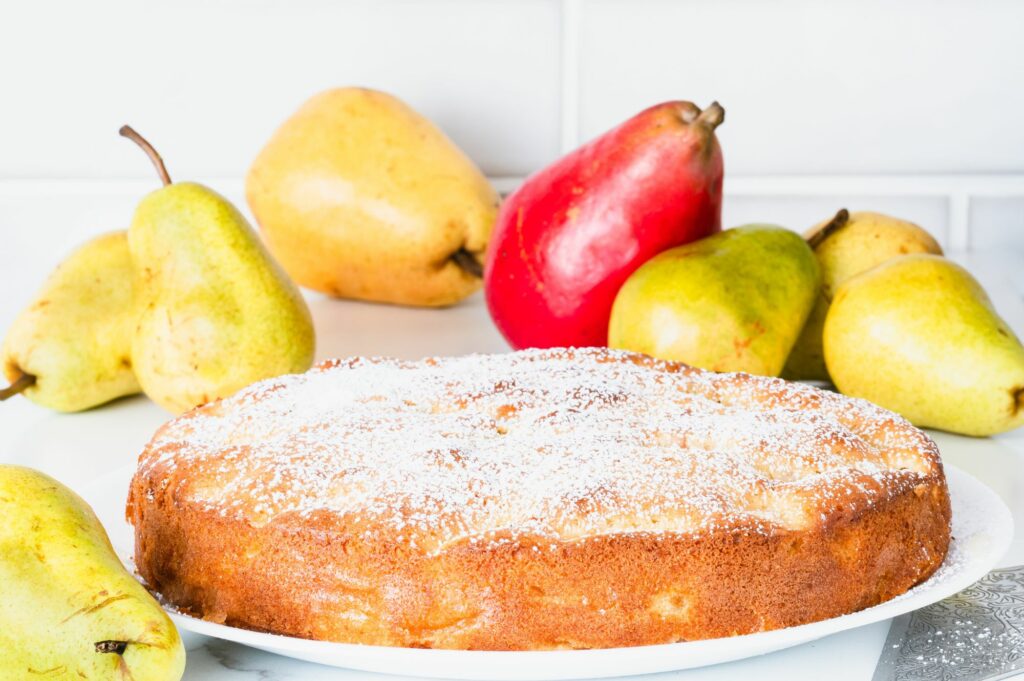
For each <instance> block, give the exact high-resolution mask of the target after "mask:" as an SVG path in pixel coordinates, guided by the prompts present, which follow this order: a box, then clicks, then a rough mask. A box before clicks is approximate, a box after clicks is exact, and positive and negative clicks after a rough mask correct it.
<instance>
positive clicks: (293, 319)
mask: <svg viewBox="0 0 1024 681" xmlns="http://www.w3.org/2000/svg"><path fill="white" fill-rule="evenodd" d="M121 134H122V135H124V136H126V137H129V138H130V139H132V140H133V141H135V142H136V143H138V144H139V145H140V146H142V148H143V149H144V150H145V151H146V152H147V154H149V155H150V158H151V160H152V161H153V163H154V165H155V166H156V167H157V170H158V172H159V174H160V177H161V179H162V180H163V182H164V187H162V188H161V189H158V190H156V191H154V192H152V193H150V194H149V195H147V196H146V197H145V198H143V199H142V201H141V202H140V203H139V205H138V207H137V208H136V210H135V215H134V217H133V218H132V223H131V227H130V228H129V230H128V245H129V248H130V249H131V255H132V261H133V263H134V265H135V271H136V280H135V286H136V327H135V331H134V334H133V336H132V364H133V366H134V367H135V374H136V376H138V379H139V383H140V384H141V385H142V389H143V390H144V391H145V392H146V394H147V395H149V396H150V397H151V398H152V399H153V400H154V401H155V402H157V403H158V404H160V405H161V406H163V407H164V408H166V409H168V410H170V411H172V412H182V411H185V410H187V409H191V408H192V407H195V406H197V405H200V404H204V403H206V402H209V401H211V400H214V399H217V398H220V397H224V396H226V395H230V394H232V393H234V392H236V391H237V390H239V389H240V388H243V387H245V386H246V385H249V384H250V383H253V382H255V381H258V380H261V379H264V378H270V377H273V376H279V375H281V374H286V373H296V372H302V371H305V370H306V369H308V368H309V367H310V365H311V364H312V362H313V350H314V337H313V323H312V320H311V318H310V314H309V308H308V307H307V306H306V303H305V301H304V300H303V299H302V296H301V295H300V294H299V292H298V289H297V288H296V287H295V285H294V284H293V283H292V282H291V280H290V279H289V278H288V275H287V274H285V273H284V272H283V271H282V270H281V268H280V267H279V266H278V265H277V263H276V262H275V261H274V260H273V258H271V257H270V254H269V253H268V252H267V250H266V248H264V246H263V243H262V242H261V241H260V239H259V237H258V236H257V235H256V233H255V231H253V229H252V227H250V226H249V223H248V222H247V221H246V220H245V218H244V217H243V216H242V214H241V213H239V212H238V210H237V209H236V208H235V207H234V206H233V205H231V203H230V202H228V201H227V200H226V199H224V198H223V197H222V196H220V195H219V194H217V193H216V192H214V191H213V190H211V189H208V188H207V187H204V186H202V185H199V184H193V183H189V182H182V183H172V182H171V180H170V177H169V176H168V174H167V170H166V168H165V167H164V165H163V161H162V160H161V159H160V156H159V154H157V153H156V151H155V150H154V149H153V148H152V146H150V145H149V143H148V142H146V141H145V140H144V139H142V138H141V137H139V135H138V133H136V132H135V131H134V130H132V129H131V128H128V127H127V126H125V127H124V128H122V130H121Z"/></svg>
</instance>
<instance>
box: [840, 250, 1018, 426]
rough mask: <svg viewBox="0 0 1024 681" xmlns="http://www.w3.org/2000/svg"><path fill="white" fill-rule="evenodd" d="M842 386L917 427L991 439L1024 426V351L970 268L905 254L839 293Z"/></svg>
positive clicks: (937, 259)
mask: <svg viewBox="0 0 1024 681" xmlns="http://www.w3.org/2000/svg"><path fill="white" fill-rule="evenodd" d="M824 343H825V361H826V363H827V365H828V371H829V373H830V374H831V376H832V380H833V381H834V382H835V384H836V387H837V388H839V390H840V391H841V392H843V393H845V394H847V395H853V396H854V397H863V398H865V399H868V400H871V401H872V402H874V403H876V404H878V405H881V406H883V407H885V408H887V409H891V410H893V411H895V412H898V413H900V414H902V415H903V416H905V417H906V418H907V419H909V420H910V421H911V422H912V423H914V425H917V426H922V427H926V428H938V429H940V430H948V431H951V432H954V433H961V434H964V435H976V436H983V435H992V434H995V433H1001V432H1003V431H1007V430H1010V429H1013V428H1017V427H1019V426H1021V425H1024V347H1022V346H1021V344H1020V341H1019V340H1018V339H1017V338H1016V336H1014V334H1013V331H1011V330H1010V328H1009V327H1008V326H1007V325H1006V322H1004V321H1003V320H1002V319H1001V318H1000V317H999V315H998V314H997V313H996V311H995V309H994V308H993V307H992V303H991V301H990V300H989V298H988V296H987V295H986V294H985V291H984V290H983V289H982V288H981V286H980V285H979V284H978V282H977V281H975V280H974V278H973V277H971V275H970V274H968V272H967V271H966V270H964V269H963V268H962V267H960V266H959V265H957V264H955V263H952V262H950V261H948V260H946V259H944V258H941V257H939V256H936V255H927V254H916V255H904V256H900V257H897V258H893V259H891V260H888V261H887V262H885V263H882V264H881V265H879V266H878V267H875V268H873V269H870V270H868V271H867V272H864V273H862V274H859V275H857V276H856V277H853V278H851V279H849V280H847V281H846V282H845V283H844V284H842V285H841V286H840V287H839V289H838V290H837V291H836V295H835V298H834V299H833V301H832V306H831V308H830V309H829V311H828V316H827V317H826V319H825V329H824Z"/></svg>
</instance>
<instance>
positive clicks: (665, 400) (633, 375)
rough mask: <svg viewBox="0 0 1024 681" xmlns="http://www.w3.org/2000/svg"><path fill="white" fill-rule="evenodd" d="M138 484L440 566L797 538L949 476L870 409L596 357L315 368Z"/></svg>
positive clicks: (154, 466)
mask: <svg viewBox="0 0 1024 681" xmlns="http://www.w3.org/2000/svg"><path fill="white" fill-rule="evenodd" d="M137 475H139V476H144V478H146V479H147V480H148V481H149V482H148V485H149V492H148V493H149V494H156V493H166V488H167V485H174V490H173V493H174V497H175V498H176V499H180V500H187V501H188V502H189V503H194V504H199V505H201V506H205V507H209V508H211V509H214V510H216V511H217V512H219V513H223V514H225V515H229V516H233V517H236V518H239V519H244V520H245V521H247V522H250V523H252V524H255V525H261V524H265V523H270V522H280V523H288V522H292V521H295V520H296V519H303V518H308V517H309V516H310V515H312V514H322V513H329V514H332V515H334V516H337V517H341V518H343V519H344V521H345V523H346V525H347V526H350V527H352V528H359V530H360V532H363V533H365V534H366V535H367V536H371V535H372V534H373V533H375V532H377V533H386V535H387V536H388V537H390V538H392V539H394V540H398V541H403V542H410V543H412V544H415V545H420V546H422V547H423V548H425V549H427V550H436V549H440V548H443V547H444V546H447V545H448V544H449V543H451V542H455V541H460V540H463V539H467V540H469V541H479V540H481V539H484V538H490V540H497V539H496V538H500V537H507V536H512V535H521V534H523V533H527V534H531V535H538V536H541V537H544V536H546V537H551V538H555V539H561V540H574V539H586V538H588V537H591V536H595V535H601V534H608V533H617V532H691V533H700V532H704V531H712V530H714V529H716V528H723V527H730V528H735V527H742V528H745V529H747V530H752V531H763V532H772V531H776V530H778V529H779V528H781V529H802V528H806V527H808V526H809V525H811V524H813V523H821V522H827V521H828V519H829V517H830V515H831V514H833V513H834V512H835V511H837V510H839V509H844V510H845V512H855V511H856V509H857V508H858V507H864V506H865V505H870V504H871V503H873V502H874V500H876V499H880V498H883V497H886V496H887V495H891V494H893V493H895V492H897V491H899V490H903V489H906V486H908V485H917V484H920V482H922V481H923V480H924V479H925V478H927V477H930V476H935V475H941V466H940V463H939V458H938V450H937V448H936V447H935V444H934V443H933V442H932V441H931V440H930V439H929V438H928V437H927V436H926V435H925V434H924V433H922V432H921V431H920V430H918V429H916V428H914V427H913V426H911V425H910V424H909V423H908V422H906V421H905V420H903V419H902V418H900V417H899V416H897V415H895V414H893V413H891V412H888V411H886V410H883V409H881V408H878V407H875V406H874V405H871V404H869V403H867V402H865V401H862V400H856V399H851V398H847V397H844V396H841V395H837V394H834V393H829V392H825V391H822V390H817V389H815V388H812V387H809V386H806V385H801V384H794V383H788V382H785V381H782V380H779V379H772V378H762V377H756V376H750V375H747V374H714V373H711V372H706V371H702V370H700V369H695V368H692V367H687V366H685V365H682V364H677V363H671V362H662V361H658V360H653V359H650V358H648V357H645V356H643V355H637V354H633V353H628V352H620V351H613V350H606V349H597V348H588V349H556V350H527V351H520V352H514V353H508V354H499V355H471V356H465V357H451V358H431V359H425V360H420V361H401V360H393V359H379V358H372V359H366V358H354V359H348V360H332V361H328V362H324V363H322V364H320V365H318V366H317V367H315V368H313V369H312V370H310V371H309V372H307V373H305V374H298V375H290V376H284V377H280V378H275V379H270V380H266V381H262V382H259V383H256V384H254V385H252V386H250V387H248V388H246V389H244V390H242V391H241V392H239V393H237V394H236V395H234V396H232V397H230V398H227V399H224V400H220V401H218V402H214V403H211V404H208V405H206V406H204V407H201V408H199V409H196V410H194V411H192V412H189V413H188V414H185V415H184V416H182V417H179V418H177V419H174V420H172V421H170V422H169V423H168V424H166V425H165V426H163V427H162V428H161V429H160V430H159V431H158V432H157V434H156V436H155V437H154V438H153V440H152V441H151V442H150V443H149V445H148V446H147V447H146V449H145V451H144V452H143V454H142V456H141V457H140V460H139V471H138V474H137Z"/></svg>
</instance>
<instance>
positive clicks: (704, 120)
mask: <svg viewBox="0 0 1024 681" xmlns="http://www.w3.org/2000/svg"><path fill="white" fill-rule="evenodd" d="M724 121H725V109H723V108H722V105H721V104H719V103H718V102H711V106H709V107H708V108H706V109H704V110H703V111H701V112H700V115H699V116H697V123H699V124H701V125H706V126H707V127H708V128H710V129H711V130H714V129H715V128H717V127H718V126H720V125H721V124H722V123H723V122H724Z"/></svg>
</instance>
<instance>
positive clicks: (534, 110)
mask: <svg viewBox="0 0 1024 681" xmlns="http://www.w3.org/2000/svg"><path fill="white" fill-rule="evenodd" d="M559 11H560V7H559V4H558V2H557V1H556V0H505V1H501V0H485V1H482V2H475V1H473V0H429V1H423V2H417V1H416V0H354V1H353V0H345V1H341V2H336V1H332V0H301V1H294V2H289V1H287V0H253V1H244V0H176V1H174V2H170V1H166V2H152V1H143V2H138V1H131V0H94V1H93V2H78V1H76V0H43V1H33V2H13V1H10V0H7V1H5V2H3V3H2V4H0V101H2V102H3V105H2V107H0V178H4V177H6V178H17V177H140V176H148V175H149V173H151V172H152V171H151V170H150V169H149V168H148V167H147V164H146V162H145V160H144V159H143V158H142V157H141V156H139V153H138V150H133V149H131V147H130V145H129V144H127V143H126V142H125V141H124V140H120V139H119V138H118V137H117V129H118V127H119V126H120V125H121V124H122V123H125V122H131V123H132V125H134V126H135V127H136V128H137V129H138V130H139V131H140V132H142V133H143V134H144V135H146V136H147V137H150V138H151V139H152V141H153V142H154V143H155V144H159V148H160V149H161V151H162V153H163V155H164V157H165V159H166V160H167V162H168V165H169V167H170V169H171V172H172V175H174V174H177V175H179V176H182V177H188V176H194V175H207V176H229V177H238V176H241V175H242V174H244V172H245V170H246V168H248V166H249V163H250V162H251V161H252V159H253V157H254V156H255V155H256V153H257V152H258V151H259V149H260V148H261V147H262V145H263V143H264V142H265V141H266V139H267V138H268V137H269V135H270V133H271V132H272V131H273V130H274V128H275V127H276V126H277V125H278V124H279V123H280V122H281V121H282V120H283V119H284V118H285V117H286V116H288V115H289V114H290V113H291V112H292V111H294V110H295V109H296V108H297V107H298V106H299V105H300V104H301V103H302V101H304V100H305V99H306V98H307V97H308V96H310V95H312V94H313V93H315V92H317V91H319V90H322V89H325V88H328V87H332V86H337V85H368V86H372V87H376V88H380V89H384V90H388V91H390V92H393V93H395V94H397V95H399V96H400V97H402V98H403V99H405V100H406V101H408V102H409V103H410V104H411V105H412V106H414V107H415V108H417V109H419V110H420V111H422V112H423V113H425V114H426V115H428V116H429V117H431V118H432V119H433V120H435V121H436V122H437V123H438V124H439V125H441V127H442V128H444V129H445V130H446V131H447V132H448V133H449V134H450V135H451V136H452V137H453V138H454V139H455V141H456V142H458V143H459V144H460V145H462V146H463V147H464V148H465V149H466V150H467V151H468V152H469V153H470V154H471V155H472V156H473V157H474V158H475V159H476V160H477V162H478V163H480V164H481V165H482V166H483V168H484V169H485V170H486V171H487V172H489V173H492V174H495V175H516V174H522V173H526V172H529V171H530V170H532V169H533V168H536V167H538V166H539V165H542V164H543V163H545V162H547V161H549V160H550V159H551V158H553V157H554V156H555V155H556V154H557V152H558V149H559V136H558V135H559V122H560V110H559V87H560V71H559V63H560V52H559V50H560V44H559V35H560V30H559Z"/></svg>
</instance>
